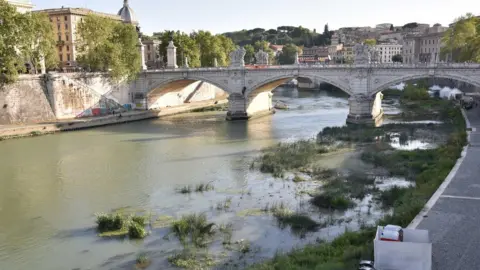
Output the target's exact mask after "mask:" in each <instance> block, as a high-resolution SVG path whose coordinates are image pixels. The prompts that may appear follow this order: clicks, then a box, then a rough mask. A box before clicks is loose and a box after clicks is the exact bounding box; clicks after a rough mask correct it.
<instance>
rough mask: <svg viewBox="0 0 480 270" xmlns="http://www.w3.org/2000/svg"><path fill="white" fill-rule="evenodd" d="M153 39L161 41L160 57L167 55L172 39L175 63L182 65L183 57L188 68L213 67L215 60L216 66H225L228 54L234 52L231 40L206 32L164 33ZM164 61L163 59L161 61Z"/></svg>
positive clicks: (227, 62)
mask: <svg viewBox="0 0 480 270" xmlns="http://www.w3.org/2000/svg"><path fill="white" fill-rule="evenodd" d="M155 38H158V39H160V40H161V41H162V45H161V46H160V55H162V56H166V55H167V46H168V43H169V42H170V40H172V38H173V43H174V44H175V46H176V47H177V59H178V60H177V61H178V64H179V65H180V66H183V65H184V61H185V57H187V58H188V64H189V66H190V67H213V66H214V63H215V59H217V62H218V65H220V66H227V65H228V64H229V62H230V59H229V55H230V52H232V51H234V50H235V44H234V43H233V42H232V40H231V39H229V38H227V37H225V36H223V35H212V33H210V32H208V31H198V32H192V33H190V34H186V33H183V32H180V31H176V32H174V31H165V32H161V33H157V34H156V36H155ZM163 60H164V61H165V60H166V59H165V57H164V59H163Z"/></svg>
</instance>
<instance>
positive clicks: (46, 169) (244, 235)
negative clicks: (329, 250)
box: [0, 88, 348, 270]
mask: <svg viewBox="0 0 480 270" xmlns="http://www.w3.org/2000/svg"><path fill="white" fill-rule="evenodd" d="M274 100H282V101H285V102H286V103H288V104H289V105H290V106H291V110H288V111H278V112H277V114H275V115H273V116H268V117H262V118H259V119H254V120H251V121H248V122H226V121H224V117H225V112H208V113H196V114H186V115H181V116H174V117H169V118H164V119H157V120H151V121H150V120H149V121H141V122H135V123H129V124H124V125H117V126H108V127H102V128H97V129H91V130H85V131H77V132H71V133H61V134H55V135H48V136H42V137H33V138H26V139H19V140H7V141H2V142H0V153H1V156H0V269H1V270H4V269H5V270H7V269H8V270H15V269H22V270H23V269H38V270H43V269H45V270H57V269H58V270H65V269H119V268H120V269H121V268H125V269H132V268H131V267H132V265H131V262H132V261H133V260H135V257H136V254H138V252H140V251H145V252H150V254H151V255H152V256H151V257H152V259H153V263H154V264H156V265H158V266H157V268H155V266H153V268H155V269H166V268H168V265H165V257H166V256H168V254H170V253H171V252H173V251H174V250H176V249H178V248H179V246H178V245H177V244H176V242H175V240H170V241H167V240H165V239H164V238H163V237H164V236H165V235H166V234H167V233H168V228H164V229H153V230H152V232H151V235H150V236H148V237H147V238H146V239H145V240H144V241H140V242H136V241H129V240H118V239H113V240H105V239H100V238H99V237H98V236H97V233H96V231H95V229H94V225H95V223H94V222H95V218H94V213H97V212H109V211H111V210H112V209H115V208H121V207H130V208H135V209H144V210H147V211H151V212H155V213H157V214H159V215H168V216H173V217H179V216H181V215H182V214H187V213H199V212H208V213H209V214H208V215H209V217H211V218H212V219H213V220H214V221H216V222H225V221H229V222H233V223H234V224H235V225H234V228H235V233H234V237H233V238H234V240H238V239H247V240H249V241H251V243H252V245H253V246H254V247H255V248H258V250H257V252H256V256H257V257H260V258H261V257H270V256H273V255H274V254H275V252H276V250H277V248H279V247H280V249H283V250H289V249H291V248H292V247H295V246H298V245H302V244H304V243H305V241H308V240H312V239H313V240H314V239H315V237H317V236H318V235H315V236H311V237H307V238H308V239H307V240H305V239H302V238H301V237H298V236H295V235H293V234H291V233H290V231H289V230H285V229H284V230H282V229H280V228H278V227H277V226H276V224H275V222H274V220H273V219H272V217H269V216H256V217H245V216H241V215H239V214H238V213H239V212H241V211H242V210H245V209H253V208H261V207H263V206H264V203H265V202H266V201H284V202H287V203H291V204H292V207H297V206H296V203H297V202H296V201H295V197H296V195H295V191H294V190H292V189H293V188H294V187H291V186H290V184H286V183H285V182H282V181H275V180H274V179H272V177H271V176H269V175H264V174H261V173H259V172H258V171H252V170H249V166H250V164H251V162H252V160H253V159H254V158H255V156H257V155H258V153H259V152H258V151H259V150H260V149H262V148H264V147H267V146H271V145H273V144H275V143H278V142H279V141H288V140H294V139H299V138H312V137H314V136H315V135H316V133H317V132H318V131H320V130H321V129H322V128H324V127H326V126H339V125H343V124H344V123H345V119H346V117H347V114H348V101H347V96H345V95H343V94H342V93H328V92H326V91H298V90H296V89H289V88H285V89H284V88H279V89H277V90H276V91H275V93H274ZM330 162H333V163H338V164H340V163H342V162H344V159H343V158H342V157H340V158H338V159H335V158H330ZM338 164H337V165H338ZM206 182H213V184H214V186H215V189H216V190H215V191H212V192H207V193H205V194H192V195H182V194H178V193H176V192H175V189H176V188H178V187H180V186H184V185H188V184H191V185H195V184H199V183H206ZM226 198H231V199H232V209H230V210H229V211H223V212H220V211H214V210H212V207H214V206H215V204H217V203H219V202H221V201H222V200H225V199H226ZM329 233H330V232H325V231H323V232H322V234H321V235H320V236H325V235H328V234H329ZM327 238H328V237H327ZM227 259H228V258H225V260H227Z"/></svg>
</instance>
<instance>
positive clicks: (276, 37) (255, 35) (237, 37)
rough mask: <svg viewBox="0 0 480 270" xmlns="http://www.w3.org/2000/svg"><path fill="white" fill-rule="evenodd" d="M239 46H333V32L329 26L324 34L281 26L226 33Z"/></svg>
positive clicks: (306, 29) (325, 28)
mask: <svg viewBox="0 0 480 270" xmlns="http://www.w3.org/2000/svg"><path fill="white" fill-rule="evenodd" d="M223 35H225V36H227V37H229V38H231V39H232V40H233V42H234V43H235V44H237V45H239V46H245V45H252V46H253V45H254V44H256V43H257V42H259V41H260V42H269V43H271V44H275V45H287V44H294V45H296V46H305V47H312V46H324V45H330V44H331V38H332V35H333V31H330V30H329V28H328V24H326V25H325V27H324V29H323V32H322V33H317V30H316V29H313V30H310V29H308V28H304V27H302V26H298V27H296V26H279V27H277V29H268V30H266V29H263V28H255V29H251V30H245V29H244V30H241V31H235V32H228V33H224V34H223Z"/></svg>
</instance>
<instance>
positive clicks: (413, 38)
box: [402, 24, 448, 64]
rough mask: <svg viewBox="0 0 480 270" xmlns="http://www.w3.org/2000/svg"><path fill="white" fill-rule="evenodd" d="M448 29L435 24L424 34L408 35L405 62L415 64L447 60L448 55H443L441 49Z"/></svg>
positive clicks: (403, 53) (404, 51)
mask: <svg viewBox="0 0 480 270" xmlns="http://www.w3.org/2000/svg"><path fill="white" fill-rule="evenodd" d="M447 29H448V28H447V27H443V26H441V25H440V24H435V25H434V26H433V27H431V28H429V29H428V31H426V33H424V34H421V35H408V36H406V37H405V38H404V44H403V45H404V46H403V52H402V57H403V62H404V63H407V64H415V63H430V62H441V61H445V60H446V57H442V55H441V49H442V46H443V44H442V38H443V36H444V34H445V31H446V30H447Z"/></svg>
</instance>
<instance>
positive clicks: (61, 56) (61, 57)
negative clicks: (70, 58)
mask: <svg viewBox="0 0 480 270" xmlns="http://www.w3.org/2000/svg"><path fill="white" fill-rule="evenodd" d="M58 58H59V59H60V62H63V55H61V54H60V55H58Z"/></svg>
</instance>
